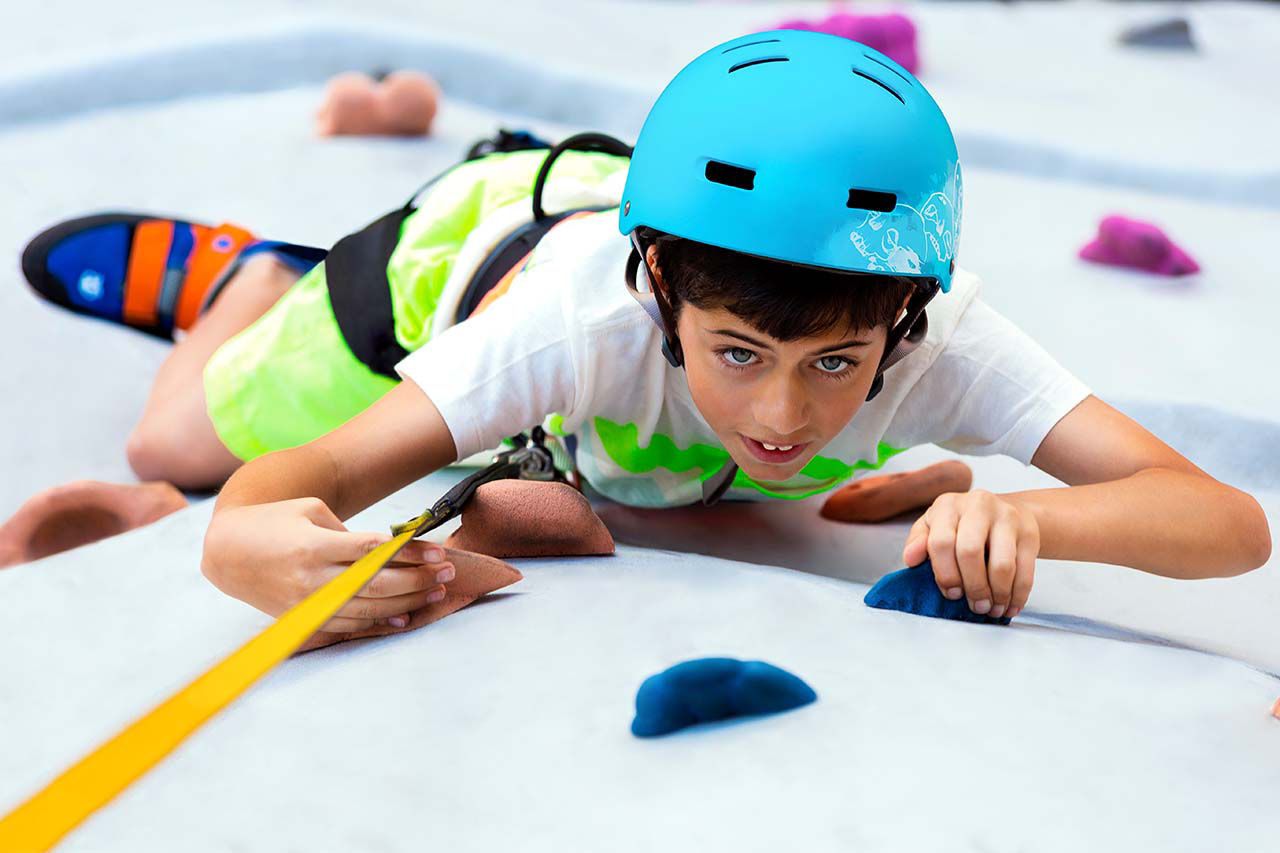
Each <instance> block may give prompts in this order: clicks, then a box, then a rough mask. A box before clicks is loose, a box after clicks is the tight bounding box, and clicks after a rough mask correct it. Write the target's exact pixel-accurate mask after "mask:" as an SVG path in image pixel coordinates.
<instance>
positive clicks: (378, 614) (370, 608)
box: [334, 584, 445, 622]
mask: <svg viewBox="0 0 1280 853" xmlns="http://www.w3.org/2000/svg"><path fill="white" fill-rule="evenodd" d="M444 597H445V588H444V586H443V585H440V584H437V585H435V586H433V587H431V589H427V590H423V591H422V592H414V593H410V594H409V595H397V596H394V597H392V598H362V597H360V596H356V597H355V598H353V599H351V600H350V601H348V602H347V603H346V604H344V605H343V606H342V609H341V610H339V611H338V612H337V613H336V614H334V615H335V616H336V617H339V618H343V619H355V620H359V621H373V622H377V621H379V620H382V619H388V618H390V617H392V616H403V615H404V614H406V613H408V612H410V611H411V610H417V609H419V608H422V607H426V606H427V605H428V604H435V603H436V602H437V601H444Z"/></svg>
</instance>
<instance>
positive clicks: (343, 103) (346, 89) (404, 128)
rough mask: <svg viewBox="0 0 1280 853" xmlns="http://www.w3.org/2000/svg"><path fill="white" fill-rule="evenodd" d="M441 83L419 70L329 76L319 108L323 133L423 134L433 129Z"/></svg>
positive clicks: (318, 120)
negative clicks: (438, 84)
mask: <svg viewBox="0 0 1280 853" xmlns="http://www.w3.org/2000/svg"><path fill="white" fill-rule="evenodd" d="M439 104H440V87H439V86H437V85H436V83H435V81H434V80H432V79H431V78H430V77H428V76H426V75H425V74H420V73H418V72H416V71H391V72H384V73H380V76H379V77H378V78H377V79H376V80H375V79H374V78H373V77H370V76H369V75H367V74H361V73H360V72H358V71H349V72H346V73H344V74H339V75H337V76H336V77H334V78H333V79H332V80H330V81H329V85H328V86H327V87H326V88H325V94H324V101H323V102H322V103H321V105H320V108H319V109H318V110H317V111H316V133H317V134H318V135H320V136H340V135H354V136H379V135H385V136H421V135H422V134H425V133H427V132H428V131H429V130H430V129H431V122H432V120H433V119H434V118H435V115H436V110H437V108H438V107H439Z"/></svg>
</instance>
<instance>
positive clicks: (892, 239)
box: [849, 164, 961, 275]
mask: <svg viewBox="0 0 1280 853" xmlns="http://www.w3.org/2000/svg"><path fill="white" fill-rule="evenodd" d="M960 186H961V184H960V167H959V164H957V165H956V169H955V172H954V173H953V174H952V176H951V178H950V180H948V182H947V187H946V189H945V190H944V191H941V192H935V193H932V194H931V195H929V196H928V197H927V198H926V199H925V200H924V201H923V202H922V203H921V204H920V207H919V208H916V207H913V206H912V205H909V204H904V203H902V202H899V203H898V204H897V206H895V207H894V209H893V211H892V212H890V213H882V212H880V211H868V212H867V215H866V217H865V218H864V219H863V220H862V222H860V223H859V224H858V225H857V226H855V227H854V229H853V230H852V231H851V232H850V233H849V241H850V242H851V243H852V244H853V247H854V248H855V249H856V250H857V251H858V254H860V255H861V256H862V258H863V260H864V261H865V262H866V266H867V269H868V270H872V271H876V272H886V273H894V274H898V275H920V274H921V272H922V271H923V270H924V268H925V267H926V266H929V265H930V262H931V261H933V262H937V263H939V264H947V263H949V262H950V261H951V259H952V257H953V256H954V255H955V250H956V240H957V238H958V237H959V233H958V232H959V227H958V223H959V221H960V210H959V208H960ZM953 198H954V199H955V201H954V203H953V202H952V199H953Z"/></svg>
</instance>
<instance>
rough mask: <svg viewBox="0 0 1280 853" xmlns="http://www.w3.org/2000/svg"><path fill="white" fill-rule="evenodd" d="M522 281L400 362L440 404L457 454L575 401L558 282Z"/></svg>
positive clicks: (485, 445)
mask: <svg viewBox="0 0 1280 853" xmlns="http://www.w3.org/2000/svg"><path fill="white" fill-rule="evenodd" d="M520 284H521V285H524V286H513V287H512V289H511V290H510V291H509V292H508V293H506V294H504V295H503V296H502V298H500V299H497V300H495V301H494V302H493V303H492V304H491V305H490V306H489V307H488V308H486V309H485V310H484V311H483V312H481V313H480V314H477V315H474V316H472V317H470V318H468V319H467V320H465V321H464V322H462V323H459V324H457V325H455V326H451V327H450V328H448V329H446V330H445V331H444V332H442V333H441V334H439V335H438V336H436V337H435V338H433V339H432V340H430V341H428V342H427V343H426V344H424V345H423V346H422V347H421V348H419V349H418V350H416V351H415V352H412V353H410V354H409V355H408V356H407V357H405V358H404V359H403V360H401V361H400V363H399V364H397V365H396V372H398V373H399V374H400V376H401V378H403V379H406V380H409V381H412V382H413V383H415V384H416V385H417V386H418V387H419V388H421V389H422V390H423V391H424V392H425V393H426V395H427V396H428V397H430V398H431V401H432V402H433V403H434V404H435V406H436V408H437V409H439V410H440V414H441V416H442V417H443V418H444V422H445V425H446V426H448V428H449V432H450V434H452V436H453V441H454V444H455V445H456V446H457V450H458V458H459V459H463V458H466V457H467V456H470V455H471V454H473V453H478V452H480V451H482V450H487V449H490V448H493V447H496V446H497V445H498V444H499V443H500V442H501V441H502V439H504V438H509V437H511V436H513V435H515V434H517V433H519V432H523V431H525V430H528V429H530V428H531V427H533V426H535V425H537V424H540V423H542V422H543V420H544V419H545V418H546V417H547V416H548V415H550V414H552V413H555V412H566V411H569V410H570V409H571V408H572V406H573V402H574V388H575V381H574V359H573V355H572V347H571V346H570V342H569V340H568V334H567V331H568V330H567V328H566V322H565V318H564V311H563V308H562V302H561V299H560V298H558V294H557V293H556V291H555V289H554V288H553V289H551V291H550V292H546V291H544V290H543V289H542V288H540V287H538V286H536V283H535V282H533V281H527V282H521V283H520Z"/></svg>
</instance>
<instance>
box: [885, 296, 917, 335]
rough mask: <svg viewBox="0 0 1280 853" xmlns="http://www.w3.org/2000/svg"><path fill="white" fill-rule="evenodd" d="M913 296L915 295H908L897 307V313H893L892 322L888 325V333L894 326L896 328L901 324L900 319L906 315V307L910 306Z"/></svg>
mask: <svg viewBox="0 0 1280 853" xmlns="http://www.w3.org/2000/svg"><path fill="white" fill-rule="evenodd" d="M914 295H915V294H914V293H908V294H907V295H906V296H905V297H904V298H903V300H902V304H901V305H899V306H898V310H897V312H895V313H894V315H893V322H892V323H890V324H889V329H890V331H892V330H893V328H894V327H895V326H897V325H898V324H899V323H901V322H902V317H903V315H905V314H906V313H907V306H908V305H910V304H911V297H912V296H914Z"/></svg>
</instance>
